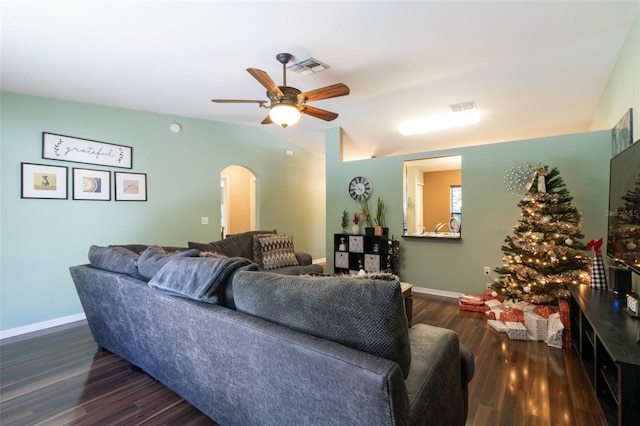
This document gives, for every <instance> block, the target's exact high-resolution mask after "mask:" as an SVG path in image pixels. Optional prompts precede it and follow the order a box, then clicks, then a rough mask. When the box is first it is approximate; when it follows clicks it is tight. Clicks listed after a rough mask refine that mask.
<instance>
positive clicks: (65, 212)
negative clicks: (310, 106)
mask: <svg viewBox="0 0 640 426" xmlns="http://www.w3.org/2000/svg"><path fill="white" fill-rule="evenodd" d="M0 96H1V97H0V106H1V111H0V113H1V116H0V118H1V120H0V124H1V133H0V135H1V144H2V145H1V147H2V149H1V151H0V162H1V163H0V164H1V178H2V182H1V184H0V201H1V209H0V223H1V224H0V258H1V261H0V300H1V302H0V312H1V316H0V330H7V329H12V328H16V327H21V326H27V325H31V324H35V323H39V322H43V321H50V320H55V319H57V318H62V317H67V316H72V315H76V314H80V313H82V307H81V306H80V302H79V299H78V297H77V295H76V292H75V288H74V287H73V283H72V281H71V278H70V276H69V272H68V267H69V266H71V265H77V264H82V263H86V262H87V252H88V249H89V246H90V245H92V244H96V245H107V244H119V243H151V244H163V245H177V246H186V244H187V242H188V241H198V242H208V241H214V240H218V239H219V236H220V188H219V182H220V181H219V176H220V171H221V170H222V169H224V168H225V167H227V166H229V165H231V164H239V165H243V166H245V167H247V168H249V169H250V170H251V171H252V172H253V173H254V174H255V175H256V177H257V188H258V190H257V192H258V198H259V199H258V203H257V204H258V218H257V221H258V226H259V228H262V229H273V228H276V229H277V230H278V231H279V232H282V233H291V234H293V235H294V243H295V246H296V249H297V250H300V251H306V252H308V253H311V254H312V256H313V257H314V258H322V257H324V255H325V229H324V223H325V217H324V212H325V200H324V197H322V196H318V194H319V193H323V192H324V176H325V175H324V170H325V169H324V163H323V159H322V158H320V157H317V156H314V155H312V154H310V153H309V152H307V151H304V150H302V149H300V148H298V147H295V146H292V145H290V144H287V143H285V142H284V141H282V140H280V139H278V138H276V137H274V136H272V135H270V134H267V133H265V132H263V131H262V130H260V129H256V128H253V127H248V126H239V125H233V124H228V123H220V122H213V121H206V120H197V119H190V118H183V117H170V116H166V115H161V114H153V113H145V112H138V111H131V110H124V109H115V108H107V107H101V106H95V105H87V104H78V103H72V102H63V101H56V100H50V99H42V98H34V97H27V96H21V95H15V94H9V93H2V94H0ZM174 120H175V121H178V122H179V123H180V124H182V128H183V130H182V132H181V133H179V134H173V133H171V132H170V131H169V125H170V124H171V123H172V122H173V121H174ZM43 131H46V132H50V133H57V134H62V135H68V136H74V137H79V138H86V139H92V140H97V141H103V142H111V143H117V144H121V145H127V146H131V147H133V169H131V170H130V171H133V172H139V173H147V176H148V177H147V178H148V201H147V202H121V201H118V202H116V201H113V197H112V201H75V200H72V199H71V192H69V199H67V200H40V199H21V198H20V163H21V162H30V163H39V164H50V165H59V166H68V167H69V191H71V169H72V168H73V167H87V168H94V169H101V170H110V171H112V172H113V171H129V170H124V169H117V168H110V167H101V166H94V165H83V164H77V163H67V162H63V161H54V160H45V159H42V151H41V146H42V132H43ZM285 149H291V150H293V151H294V152H295V155H294V156H292V157H289V156H285V155H284V150H285ZM112 176H113V174H112ZM202 216H208V217H209V225H201V224H200V218H201V217H202Z"/></svg>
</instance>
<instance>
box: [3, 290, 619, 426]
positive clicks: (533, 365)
mask: <svg viewBox="0 0 640 426" xmlns="http://www.w3.org/2000/svg"><path fill="white" fill-rule="evenodd" d="M413 322H414V324H416V323H426V324H431V325H438V326H442V327H447V328H451V329H453V330H455V331H456V332H457V333H458V335H459V336H460V340H461V341H462V342H464V343H466V344H467V345H469V346H470V347H471V349H472V351H473V353H474V356H475V360H476V372H475V376H474V378H473V380H472V381H471V384H470V388H469V418H468V421H467V425H468V426H485V425H487V426H489V425H490V426H499V425H504V426H517V425H523V426H529V425H531V426H537V425H553V426H556V425H569V426H571V425H575V426H588V425H594V426H602V425H606V423H605V420H604V418H603V416H602V414H601V412H600V409H599V405H598V402H597V400H596V396H595V394H594V392H593V390H592V389H591V385H590V383H589V380H588V378H587V376H586V374H585V371H584V368H583V366H582V364H581V362H580V358H579V356H578V355H577V353H576V352H575V350H560V349H553V348H549V347H547V345H546V344H545V343H544V342H523V341H513V340H509V339H508V338H507V337H506V336H505V335H504V334H498V333H496V332H495V331H493V330H492V329H491V328H490V327H489V326H487V324H486V320H485V317H484V314H482V313H469V312H462V313H460V312H458V307H457V304H456V303H455V300H452V299H447V298H440V297H435V296H426V295H421V294H415V293H414V297H413ZM0 424H2V425H3V426H9V425H11V426H20V425H25V426H33V425H47V426H48V425H127V426H129V425H168V426H173V425H175V426H184V425H215V424H216V423H215V422H213V421H212V420H211V419H209V418H207V417H206V416H205V415H203V414H202V413H200V412H199V411H198V410H196V409H195V408H193V407H192V406H191V405H189V404H188V403H187V402H185V401H184V400H182V399H181V398H180V397H178V396H177V395H176V394H174V393H173V392H172V391H170V390H169V389H167V388H166V387H164V386H163V385H162V384H160V383H158V382H156V381H154V380H153V379H152V378H150V377H149V376H147V375H145V374H142V373H137V372H134V371H132V370H131V369H130V368H129V364H128V363H127V362H126V361H124V360H122V359H121V358H119V357H117V356H115V355H113V354H111V353H109V352H99V351H97V346H96V345H95V343H94V342H93V339H92V337H91V333H90V332H89V329H88V327H87V326H86V325H83V326H80V327H75V328H71V329H67V330H62V331H57V332H55V333H53V334H48V335H44V336H40V337H36V338H33V339H27V340H23V341H15V342H11V341H10V342H8V343H7V342H4V343H3V344H2V345H1V347H0Z"/></svg>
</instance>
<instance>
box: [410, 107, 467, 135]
mask: <svg viewBox="0 0 640 426" xmlns="http://www.w3.org/2000/svg"><path fill="white" fill-rule="evenodd" d="M479 121H480V116H479V115H478V113H477V111H475V110H463V111H459V112H451V113H448V114H442V115H435V116H432V117H425V118H420V119H418V120H412V121H405V122H404V123H400V124H399V125H398V132H400V134H401V135H403V136H411V135H417V134H419V133H427V132H435V131H436V130H444V129H451V128H454V127H462V126H468V125H470V124H475V123H477V122H479Z"/></svg>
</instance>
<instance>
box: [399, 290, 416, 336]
mask: <svg viewBox="0 0 640 426" xmlns="http://www.w3.org/2000/svg"><path fill="white" fill-rule="evenodd" d="M400 288H401V289H402V297H404V310H405V312H406V313H407V323H408V324H409V328H411V320H412V317H413V296H412V295H411V289H412V288H413V284H409V283H403V282H401V283H400Z"/></svg>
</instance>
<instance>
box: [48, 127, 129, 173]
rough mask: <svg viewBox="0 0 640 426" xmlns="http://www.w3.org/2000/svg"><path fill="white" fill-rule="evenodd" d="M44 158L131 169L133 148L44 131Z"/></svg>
mask: <svg viewBox="0 0 640 426" xmlns="http://www.w3.org/2000/svg"><path fill="white" fill-rule="evenodd" d="M42 158H48V159H50V160H62V161H70V162H73V163H85V164H98V165H101V166H111V167H121V168H123V169H130V168H131V167H132V166H133V148H131V147H130V146H124V145H116V144H112V143H106V142H98V141H92V140H89V139H80V138H74V137H71V136H64V135H57V134H54V133H46V132H42Z"/></svg>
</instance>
